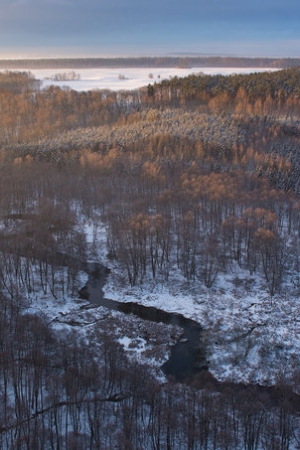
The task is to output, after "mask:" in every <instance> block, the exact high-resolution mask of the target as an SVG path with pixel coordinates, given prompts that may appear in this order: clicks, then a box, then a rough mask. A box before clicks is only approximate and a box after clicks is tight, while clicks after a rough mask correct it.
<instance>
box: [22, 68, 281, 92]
mask: <svg viewBox="0 0 300 450" xmlns="http://www.w3.org/2000/svg"><path fill="white" fill-rule="evenodd" d="M20 70H22V69H20ZM274 70H278V69H266V68H233V67H230V68H224V67H221V68H218V67H214V68H209V67H200V68H197V67H193V68H190V69H181V68H147V69H144V68H131V69H129V68H124V69H78V70H77V69H39V70H31V72H32V73H33V75H34V76H35V77H36V78H37V79H39V80H41V81H42V82H43V84H42V87H47V86H49V85H55V86H60V87H62V86H68V87H70V88H71V89H74V90H76V91H88V90H92V89H110V90H113V91H117V90H124V89H125V90H132V89H137V88H140V87H142V86H147V85H148V84H149V83H150V84H152V83H154V82H159V81H161V80H163V79H168V78H172V77H175V76H177V77H185V76H187V75H190V74H199V73H202V74H207V75H216V74H221V75H230V74H233V73H237V74H239V73H251V72H265V71H274ZM69 72H75V73H76V74H77V75H79V78H80V79H79V80H71V81H69V80H68V81H53V80H51V79H49V78H51V77H53V76H54V75H56V74H67V73H69Z"/></svg>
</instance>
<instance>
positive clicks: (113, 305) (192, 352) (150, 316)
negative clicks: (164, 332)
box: [80, 263, 207, 381]
mask: <svg viewBox="0 0 300 450" xmlns="http://www.w3.org/2000/svg"><path fill="white" fill-rule="evenodd" d="M86 271H87V273H88V275H89V278H88V282H87V284H86V285H85V286H84V287H83V288H82V289H81V291H80V296H81V298H85V299H87V300H88V301H89V302H91V303H93V304H95V305H98V306H104V307H105V308H108V309H111V310H114V311H119V312H122V313H124V314H133V315H134V316H136V317H139V318H140V319H143V320H148V321H151V322H156V323H164V324H167V325H175V326H179V327H180V328H182V329H183V334H182V336H181V338H180V340H179V341H178V342H177V343H176V344H175V345H174V346H173V347H172V348H171V353H170V357H169V359H168V360H167V361H166V362H165V363H164V364H163V366H162V370H163V372H164V373H165V374H166V375H167V376H171V377H173V378H174V379H175V380H177V381H183V380H185V379H189V378H191V377H192V376H193V375H195V374H196V373H199V372H200V371H202V370H207V361H206V354H205V346H204V343H203V340H202V327H201V326H200V325H199V324H198V323H197V322H195V321H193V320H191V319H187V318H186V317H184V316H182V315H181V314H177V313H169V312H166V311H163V310H161V309H157V308H154V307H148V306H143V305H139V304H137V303H133V302H127V303H122V302H118V301H116V300H110V299H107V298H105V297H104V294H103V286H104V284H105V282H106V278H107V276H108V274H109V270H108V269H107V268H105V267H104V266H102V265H100V264H98V263H89V264H87V266H86Z"/></svg>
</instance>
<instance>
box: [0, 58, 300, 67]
mask: <svg viewBox="0 0 300 450" xmlns="http://www.w3.org/2000/svg"><path fill="white" fill-rule="evenodd" d="M297 66H300V59H299V58H236V57H231V56H223V57H222V56H185V57H180V56H159V57H131V58H41V59H3V60H0V69H97V68H113V67H115V68H126V67H145V68H151V67H182V68H188V67H262V68H263V67H269V68H282V69H284V68H289V67H297Z"/></svg>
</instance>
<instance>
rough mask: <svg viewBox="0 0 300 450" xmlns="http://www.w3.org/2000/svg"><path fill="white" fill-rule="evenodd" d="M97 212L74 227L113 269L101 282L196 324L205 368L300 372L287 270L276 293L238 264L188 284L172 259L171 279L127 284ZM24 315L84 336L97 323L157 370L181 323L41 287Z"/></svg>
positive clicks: (260, 375)
mask: <svg viewBox="0 0 300 450" xmlns="http://www.w3.org/2000/svg"><path fill="white" fill-rule="evenodd" d="M94 218H95V220H93V221H91V220H86V219H84V218H83V217H82V219H81V221H80V224H79V225H78V226H79V227H82V229H83V230H84V232H85V234H86V240H87V245H88V253H89V259H90V260H91V261H98V262H100V263H101V264H103V265H105V266H107V267H108V268H109V269H110V274H109V276H108V278H107V282H106V284H105V286H104V295H105V297H106V298H108V299H112V300H116V301H119V302H136V303H139V304H142V305H145V306H153V307H156V308H159V309H162V310H165V311H167V312H175V313H180V314H182V315H183V316H185V317H187V318H190V319H193V320H195V321H197V322H198V323H200V324H201V325H202V327H203V342H204V345H205V347H206V348H207V359H208V360H209V370H210V372H211V373H212V374H213V375H214V376H215V377H216V378H217V379H218V380H220V381H225V380H231V381H235V382H251V383H260V384H274V383H276V381H277V380H278V379H281V378H285V379H287V380H288V379H291V378H292V377H293V374H295V373H297V372H300V353H299V348H300V319H299V312H300V306H299V294H300V288H299V286H298V285H297V284H295V283H293V280H294V279H295V275H294V274H290V275H289V276H288V278H287V279H286V282H285V284H284V286H283V288H282V291H281V293H280V294H276V295H275V296H273V297H270V295H269V294H268V290H267V286H266V285H265V283H264V278H263V276H262V274H260V273H256V274H255V275H253V274H252V275H250V274H249V272H247V271H246V270H243V269H241V268H240V267H239V266H238V265H236V266H232V267H231V270H230V271H229V272H228V273H227V274H219V275H218V278H217V280H216V282H215V284H214V285H213V286H212V287H211V288H206V287H205V286H204V285H203V284H201V283H199V282H187V281H186V280H185V279H184V277H183V276H182V275H181V273H180V271H179V270H178V268H177V267H176V265H175V266H173V267H172V268H171V270H170V277H169V280H168V281H165V280H164V278H163V275H162V276H160V275H159V274H158V276H157V278H156V279H155V280H153V279H152V278H151V277H150V275H149V277H148V278H147V277H145V279H144V280H143V283H142V284H139V285H137V286H134V287H131V286H130V285H129V283H128V281H127V277H126V273H125V272H124V271H123V270H122V269H121V268H120V266H119V265H118V263H116V262H114V261H111V260H110V259H109V258H108V256H107V254H108V252H107V245H106V228H105V226H104V224H103V223H102V222H101V220H100V217H98V216H97V214H96V212H95V214H94ZM86 281H87V274H86V273H84V272H80V273H79V274H78V280H77V285H78V288H80V287H83V286H84V285H85V284H86ZM35 286H36V288H37V286H38V277H37V282H36V284H35ZM24 313H33V314H35V313H37V314H39V315H43V316H44V317H45V318H46V320H47V322H48V323H51V324H52V326H53V327H54V329H55V330H57V331H64V330H66V331H67V330H69V329H73V330H76V332H78V333H81V334H82V336H85V335H86V333H88V332H89V330H92V329H93V328H95V327H96V328H97V327H98V325H99V321H101V323H102V324H105V326H106V327H108V330H109V333H110V334H111V335H112V336H113V337H114V339H116V340H117V341H118V342H119V343H120V345H122V346H123V348H124V349H125V350H126V352H128V355H129V356H130V357H132V358H133V359H135V360H137V361H140V362H141V361H143V362H145V363H147V364H151V365H152V366H153V367H156V369H157V373H159V367H160V365H161V364H162V363H163V362H164V361H165V360H166V358H167V355H168V351H169V348H170V347H169V346H170V345H171V343H174V342H175V341H174V336H176V337H177V338H179V336H180V334H181V330H179V329H178V330H177V331H174V329H173V330H171V329H169V328H168V326H166V325H163V324H155V325H154V324H153V325H152V324H151V325H150V323H148V325H147V323H145V322H144V321H142V320H141V319H137V318H135V317H134V316H131V315H129V316H126V315H124V314H122V313H119V312H117V311H109V310H107V309H105V308H104V307H95V306H94V305H91V304H90V303H89V302H88V301H86V300H82V299H80V298H78V295H76V294H75V295H68V294H67V293H65V294H64V295H62V294H60V295H57V298H56V299H55V298H53V296H52V295H51V293H50V292H49V293H48V294H44V293H43V292H42V289H40V290H39V291H38V290H37V289H35V293H34V294H31V295H27V303H26V304H25V305H24ZM102 326H104V325H102ZM149 330H150V335H151V337H150V338H149ZM171 336H173V337H172V338H171Z"/></svg>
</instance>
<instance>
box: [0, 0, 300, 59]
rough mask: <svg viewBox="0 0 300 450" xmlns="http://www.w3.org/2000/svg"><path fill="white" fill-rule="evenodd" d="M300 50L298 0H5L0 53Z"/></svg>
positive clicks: (0, 7)
mask: <svg viewBox="0 0 300 450" xmlns="http://www.w3.org/2000/svg"><path fill="white" fill-rule="evenodd" d="M184 54H186V55H195V56H196V55H200V56H201V55H207V56H209V55H219V56H249V57H256V56H261V57H300V1H299V0H247V1H245V0H226V1H224V0H151V1H150V0H1V4H0V58H41V57H43V58H47V57H49V58H52V57H109V56H111V57H114V56H119V57H126V56H172V55H184Z"/></svg>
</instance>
